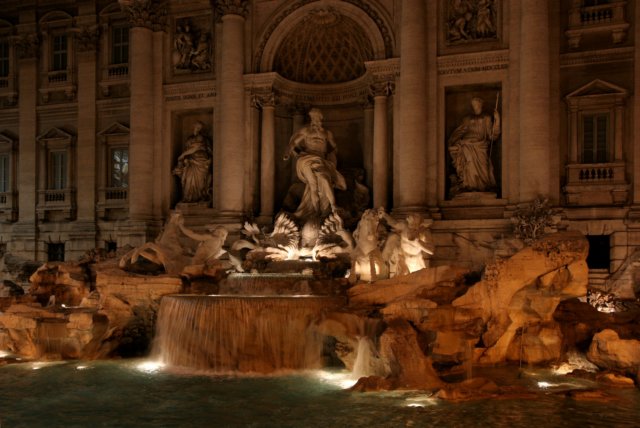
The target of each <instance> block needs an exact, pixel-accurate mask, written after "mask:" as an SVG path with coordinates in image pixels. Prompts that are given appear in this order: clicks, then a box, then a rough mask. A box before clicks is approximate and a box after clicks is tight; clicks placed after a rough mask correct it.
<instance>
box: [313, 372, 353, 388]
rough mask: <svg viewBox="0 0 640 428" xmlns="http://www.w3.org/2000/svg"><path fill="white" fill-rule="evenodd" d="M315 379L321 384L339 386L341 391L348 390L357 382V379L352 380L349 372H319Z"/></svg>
mask: <svg viewBox="0 0 640 428" xmlns="http://www.w3.org/2000/svg"><path fill="white" fill-rule="evenodd" d="M317 377H318V378H320V380H321V381H323V382H326V383H330V384H332V385H336V386H339V387H340V388H342V389H349V388H351V387H352V386H353V385H355V384H356V383H357V382H358V379H354V378H353V375H352V374H351V373H349V372H345V373H335V372H334V373H332V372H326V371H319V372H317Z"/></svg>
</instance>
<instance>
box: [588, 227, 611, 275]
mask: <svg viewBox="0 0 640 428" xmlns="http://www.w3.org/2000/svg"><path fill="white" fill-rule="evenodd" d="M609 237H610V235H587V240H588V241H589V255H588V256H587V266H589V269H607V270H609V265H610V264H611V255H610V248H611V247H610V243H609Z"/></svg>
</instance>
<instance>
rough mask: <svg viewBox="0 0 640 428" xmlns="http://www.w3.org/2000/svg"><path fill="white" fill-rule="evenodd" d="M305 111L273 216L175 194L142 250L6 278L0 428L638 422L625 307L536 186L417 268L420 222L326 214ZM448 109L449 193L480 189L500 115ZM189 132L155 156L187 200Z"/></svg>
mask: <svg viewBox="0 0 640 428" xmlns="http://www.w3.org/2000/svg"><path fill="white" fill-rule="evenodd" d="M472 104H473V108H474V109H476V110H477V111H478V112H479V111H481V100H478V99H474V100H472ZM309 118H310V123H309V124H308V125H307V126H304V127H302V128H301V129H300V130H299V131H297V132H296V133H295V134H294V135H293V136H292V137H291V139H290V142H289V146H288V148H287V151H286V153H284V154H282V156H283V157H284V158H285V159H288V158H292V159H293V160H295V162H296V168H295V171H296V175H297V178H298V179H299V182H300V183H302V185H300V186H299V187H300V190H301V191H300V192H298V195H297V199H295V201H296V202H295V204H293V206H292V207H291V209H290V210H286V209H283V210H282V211H281V212H280V213H278V214H277V215H276V216H275V217H274V218H273V220H272V223H271V224H267V225H264V224H262V225H259V224H258V223H256V222H253V221H247V222H245V224H244V226H243V228H242V229H241V230H239V231H234V237H233V239H232V240H231V239H230V237H231V233H229V231H228V230H227V229H226V228H225V227H223V226H220V225H213V224H212V225H207V226H204V227H201V228H199V229H198V230H193V229H192V228H189V227H187V226H186V225H185V218H184V215H183V213H182V212H181V210H180V209H179V208H177V209H175V210H174V211H173V212H172V213H171V215H170V216H169V218H168V220H167V221H166V223H165V224H164V227H163V229H162V231H161V233H160V234H159V235H158V236H157V238H156V239H155V240H153V241H151V242H147V243H145V244H144V245H141V246H138V247H135V248H125V249H121V250H119V251H118V252H117V253H109V254H105V252H103V251H93V252H90V253H88V254H87V255H86V256H85V257H84V258H83V259H82V260H80V261H78V262H58V263H54V262H50V263H45V264H44V265H42V266H39V267H37V265H35V266H31V267H30V269H31V272H32V273H31V274H30V277H29V278H28V285H26V286H25V287H22V286H20V285H19V284H18V283H16V282H11V281H5V286H4V289H3V290H4V296H5V297H2V298H0V304H1V306H0V309H1V312H0V357H1V359H0V402H1V403H2V406H1V411H0V420H1V422H2V426H3V427H4V426H6V427H14V426H16V427H17V426H47V427H51V426H65V427H71V426H79V427H80V426H89V425H95V426H118V427H124V426H136V427H142V426H220V427H223V426H274V427H287V426H292V427H293V426H336V427H338V426H340V427H342V426H344V427H358V426H362V427H364V426H367V427H369V426H389V427H391V426H394V427H395V426H504V427H514V426H604V425H608V426H632V425H634V426H637V424H638V421H640V393H639V392H638V384H639V383H640V378H639V376H640V371H639V367H640V340H639V339H640V323H639V320H640V307H639V305H638V301H637V299H636V298H635V296H634V294H633V290H626V294H625V290H624V288H621V289H620V290H619V293H618V294H615V293H613V294H607V293H605V292H602V291H597V290H591V289H589V288H588V286H587V284H588V270H587V264H586V257H587V253H588V242H587V240H586V239H585V237H584V236H583V235H582V234H581V233H579V232H575V231H568V230H563V229H562V228H561V227H560V226H559V224H558V222H557V221H555V219H554V212H553V210H552V209H551V208H549V207H548V205H547V202H546V201H545V200H543V199H538V200H536V201H534V202H533V203H532V204H531V205H530V206H527V207H523V208H522V209H521V210H520V211H518V212H517V213H516V215H514V217H513V233H512V234H511V235H510V236H504V237H503V238H502V239H501V240H500V241H499V242H498V243H497V245H498V248H497V249H496V257H495V258H494V260H493V261H491V262H490V263H487V264H486V265H484V266H481V267H480V268H475V269H472V268H469V267H468V266H464V265H456V264H455V263H452V264H448V265H431V263H430V259H431V257H432V256H433V255H434V253H435V252H436V251H438V250H437V248H436V247H435V245H434V244H433V240H432V237H431V230H430V226H431V220H427V219H424V218H423V217H422V216H420V215H417V214H410V215H408V216H404V217H397V216H392V215H391V214H390V213H388V212H386V211H385V210H384V209H383V208H373V209H372V208H366V206H362V207H361V208H360V211H359V212H358V215H357V221H354V222H353V224H352V225H351V227H348V226H346V225H345V218H344V217H345V216H344V210H343V208H342V207H340V206H339V205H338V203H337V202H336V196H335V192H336V191H337V189H344V188H345V177H343V176H342V175H341V173H340V172H339V170H338V168H337V164H336V156H335V154H336V151H337V146H336V142H335V141H334V137H333V134H332V133H331V131H330V130H328V129H325V128H324V127H323V124H322V112H321V111H320V110H319V109H315V108H314V109H311V110H310V112H309ZM465 121H466V122H469V123H466V122H465V123H466V124H465V125H464V129H463V128H462V127H461V128H460V129H459V130H455V131H454V132H453V134H452V137H451V139H452V140H455V142H454V143H452V144H451V149H450V150H451V155H452V157H453V159H454V162H455V165H456V168H459V174H458V175H459V178H460V180H458V181H457V182H456V189H457V190H458V191H461V192H463V191H464V192H469V191H487V190H489V189H490V188H491V187H492V186H493V185H495V179H494V178H493V172H492V170H491V165H490V162H489V161H488V160H487V157H486V150H488V148H487V146H486V145H487V141H485V140H484V138H485V137H484V135H488V134H492V135H495V134H497V133H499V121H500V118H499V116H498V115H497V114H496V115H495V117H491V116H487V117H486V118H485V117H484V116H477V115H476V116H473V117H471V118H470V119H465ZM474 121H475V122H474ZM495 124H497V126H494V125H495ZM469 129H471V130H469ZM200 130H201V126H200V124H196V126H195V127H194V132H193V135H192V136H190V137H189V141H188V144H187V145H186V148H185V151H184V153H183V154H182V155H181V156H180V157H179V160H178V164H177V165H176V166H175V169H174V170H173V173H174V174H175V175H177V176H179V178H180V181H181V183H182V186H183V196H184V199H185V201H188V202H192V201H196V202H197V201H198V200H199V199H200V198H205V197H206V189H207V188H208V187H209V180H210V177H208V174H209V172H208V171H209V164H210V158H209V156H210V154H208V153H207V151H206V150H205V149H204V147H205V146H204V145H203V143H202V141H203V140H202V137H201V136H200V135H199V133H200ZM492 138H493V137H492ZM465 151H466V152H465ZM458 157H461V158H460V159H458ZM464 157H466V158H467V159H475V160H474V161H473V163H472V164H469V163H465V162H464V161H463V160H462V158H464ZM463 170H464V171H463ZM365 190H366V189H365ZM498 250H499V251H498ZM9 262H10V261H8V260H5V264H6V265H7V267H6V269H9V268H12V269H13V272H14V274H15V278H16V281H17V282H19V281H20V278H21V279H22V281H25V279H26V278H25V272H26V271H27V270H28V269H29V266H17V267H16V266H13V267H11V266H9V264H10V263H9ZM36 267H37V269H36ZM20 269H23V270H22V271H21V270H20ZM34 270H35V271H34ZM20 275H22V277H21V276H20ZM27 276H29V275H28V274H27ZM25 290H26V292H25ZM567 420H570V421H571V423H570V424H569V425H567V422H566V421H567Z"/></svg>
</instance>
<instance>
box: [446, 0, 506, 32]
mask: <svg viewBox="0 0 640 428" xmlns="http://www.w3.org/2000/svg"><path fill="white" fill-rule="evenodd" d="M495 3H496V1H495V0H450V2H449V17H448V21H447V26H448V34H447V37H448V41H449V43H455V42H465V41H474V40H483V39H495V38H496V36H497V25H496V22H497V11H496V8H497V6H496V4H495Z"/></svg>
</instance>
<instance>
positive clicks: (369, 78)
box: [0, 0, 640, 281]
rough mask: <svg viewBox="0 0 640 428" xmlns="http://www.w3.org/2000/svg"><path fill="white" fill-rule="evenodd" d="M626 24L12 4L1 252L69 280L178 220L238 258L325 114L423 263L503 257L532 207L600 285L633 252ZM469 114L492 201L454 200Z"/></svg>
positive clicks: (498, 13) (358, 9) (451, 14)
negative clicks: (91, 262) (194, 159)
mask: <svg viewBox="0 0 640 428" xmlns="http://www.w3.org/2000/svg"><path fill="white" fill-rule="evenodd" d="M594 3H596V5H593V4H594ZM597 3H603V4H601V5H598V4H597ZM604 3H606V4H604ZM639 20H640V1H638V0H627V1H619V0H612V1H609V2H583V1H580V0H573V1H568V0H567V1H562V2H553V1H548V0H545V1H533V0H486V1H485V0H472V1H468V2H460V1H455V0H437V1H426V0H405V1H403V2H392V1H386V0H385V1H376V2H373V1H371V2H370V1H362V0H347V1H335V0H282V1H261V0H255V1H246V0H245V1H240V0H235V1H218V2H211V1H210V0H187V1H172V0H163V1H161V0H119V1H118V0H83V1H77V2H72V1H67V0H47V1H43V0H35V1H32V2H30V3H29V5H27V6H25V5H24V4H23V3H22V2H19V1H17V0H6V1H4V2H3V9H2V12H1V13H0V221H1V223H0V242H1V243H4V244H3V245H6V250H7V251H9V252H11V253H14V254H16V255H19V256H21V257H27V258H31V259H36V260H43V261H44V260H47V259H53V258H61V257H64V258H65V259H66V260H73V259H77V258H79V257H80V256H81V255H82V254H83V253H84V252H85V251H87V250H89V249H92V248H95V247H109V248H112V249H113V248H116V247H122V246H124V245H127V244H130V245H134V246H135V245H139V244H141V243H143V242H145V241H146V240H149V239H150V238H151V237H153V236H155V235H156V233H157V232H158V230H159V227H160V225H161V224H162V223H163V222H164V220H165V219H166V218H167V217H168V214H169V211H170V210H172V209H176V208H177V209H179V210H180V211H181V212H182V213H183V215H184V216H185V218H186V221H187V224H189V226H190V227H194V228H198V227H199V226H202V225H204V224H205V223H211V222H216V223H221V224H224V225H226V226H227V227H228V228H229V229H230V230H231V236H230V238H233V236H234V232H235V233H236V235H237V231H238V229H239V227H240V225H241V224H242V221H243V220H245V219H250V218H256V219H258V222H264V223H269V222H271V221H272V219H273V216H274V215H275V214H277V213H278V211H279V210H280V209H281V208H282V207H283V206H285V200H286V197H287V195H288V193H290V190H291V189H292V188H293V187H294V186H295V184H296V174H295V168H294V166H293V164H292V162H291V161H284V160H282V157H283V155H284V153H285V151H286V147H287V142H288V140H289V137H290V136H291V135H292V134H293V133H294V131H296V130H297V129H299V128H300V127H301V126H303V125H304V121H305V116H306V113H307V112H308V111H309V110H310V109H311V108H312V107H319V108H321V109H322V112H323V114H324V123H325V126H326V128H327V129H330V130H331V131H332V132H333V134H334V135H335V139H336V143H337V146H338V168H339V169H341V171H350V174H351V175H350V176H357V177H360V178H359V179H356V181H358V180H359V181H358V184H359V185H364V186H366V187H368V189H369V192H370V198H369V201H370V204H371V205H372V206H374V207H375V208H377V207H379V206H382V207H385V208H386V209H387V210H389V211H391V212H392V213H393V214H394V216H398V217H401V216H405V215H407V214H409V213H412V212H417V213H420V214H422V215H424V216H426V217H428V218H431V219H432V220H433V223H432V226H431V231H432V234H433V239H434V241H435V245H436V253H435V256H434V257H433V258H432V259H431V263H432V264H433V265H439V264H446V263H448V262H451V261H453V260H457V261H460V262H463V263H465V264H467V265H468V266H469V267H472V268H473V267H477V266H482V265H484V264H485V262H486V261H488V260H489V259H492V258H493V257H494V256H495V255H500V254H501V253H500V251H502V250H504V248H503V247H504V245H505V242H506V239H507V238H509V237H510V236H511V234H512V221H511V218H512V217H514V215H515V213H516V212H517V211H518V209H520V208H521V207H522V206H523V205H526V204H528V203H530V202H532V201H533V200H534V199H536V198H538V197H539V196H542V197H544V198H548V200H549V203H550V205H551V206H553V207H554V209H556V212H557V213H558V214H557V217H558V220H559V223H557V224H556V226H557V227H559V228H567V229H575V230H579V231H581V232H583V233H584V234H586V235H589V236H590V237H595V238H594V239H593V240H592V241H591V242H592V245H596V244H597V245H600V246H604V248H601V250H602V251H600V252H601V253H602V254H604V255H603V256H601V259H603V260H604V261H601V263H600V265H598V263H596V265H598V266H597V267H599V268H601V269H602V270H601V271H594V272H595V273H594V275H595V276H597V274H599V275H601V277H602V276H603V275H604V276H605V277H606V276H607V275H608V274H609V273H613V272H615V271H616V270H617V269H618V268H619V267H620V266H622V265H623V263H624V261H625V259H626V258H627V257H628V255H630V254H632V253H633V251H634V250H635V249H637V248H638V247H640V209H639V208H638V207H639V204H640V143H636V142H635V141H636V140H637V138H638V135H640V116H639V115H640V104H639V101H638V97H637V96H635V95H634V94H636V88H637V86H638V85H640V73H637V72H635V73H634V69H635V68H636V67H637V63H638V62H639V61H640V50H639V49H637V48H636V46H637V45H638V44H639V43H640V31H639V30H638V29H637V25H633V24H634V23H637V22H638V21H639ZM301 46H304V47H306V48H304V49H303V48H302V47H301ZM473 98H482V99H483V100H484V104H483V111H482V116H483V117H486V120H487V121H489V122H491V121H493V120H495V119H494V118H495V117H499V118H500V120H501V124H500V127H499V132H497V133H494V132H489V131H487V132H488V134H487V135H484V136H483V137H481V140H482V142H480V143H478V145H477V147H476V148H475V149H474V150H482V151H483V153H484V154H483V157H482V159H485V160H483V161H482V162H485V163H486V159H489V162H490V164H491V168H492V172H493V176H494V179H495V185H493V182H491V185H490V186H489V185H487V186H482V188H481V189H480V190H482V191H478V189H469V190H470V191H465V189H458V188H455V189H454V190H455V191H452V187H454V186H455V183H459V182H461V181H460V177H458V176H459V175H460V174H461V172H460V171H466V169H464V168H460V169H456V167H455V166H454V164H453V159H452V156H451V153H452V151H451V150H450V147H449V144H450V141H452V139H451V138H450V137H451V134H452V133H453V132H454V131H455V130H456V129H457V127H459V126H460V124H461V123H462V122H463V121H464V120H467V119H464V118H468V117H470V116H472V115H473V114H474V112H473V111H472V110H471V108H470V105H469V104H470V101H471V100H472V99H473ZM495 112H497V113H498V115H494V113H495ZM483 120H485V119H483ZM197 122H200V123H201V125H202V132H203V137H204V139H205V140H206V141H209V142H211V145H212V147H210V149H211V150H210V151H211V164H212V168H211V171H212V178H211V187H212V189H211V192H210V197H209V198H208V199H205V200H203V201H200V202H188V203H187V202H183V195H182V189H181V182H180V179H179V177H177V176H176V175H175V174H172V171H173V170H174V168H175V166H176V163H177V160H178V157H179V156H180V154H181V153H182V152H183V151H184V150H185V147H184V142H185V141H187V139H188V137H189V135H190V133H191V132H192V129H193V127H194V124H196V123H197ZM486 129H487V130H488V129H498V127H495V126H487V127H486ZM456 141H458V140H456ZM460 141H466V140H465V139H462V140H460ZM456 153H457V152H456ZM469 153H473V151H470V152H469ZM482 168H483V167H481V168H480V169H482ZM354 171H355V172H354ZM343 174H345V176H346V175H347V174H346V173H343ZM454 179H457V180H458V181H455V180H454ZM485 187H486V188H485ZM336 198H337V200H338V203H340V200H345V199H348V195H347V196H345V195H336ZM607 247H608V248H607ZM602 263H604V266H602ZM595 276H594V277H595ZM601 279H602V278H601ZM602 281H604V279H602Z"/></svg>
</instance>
